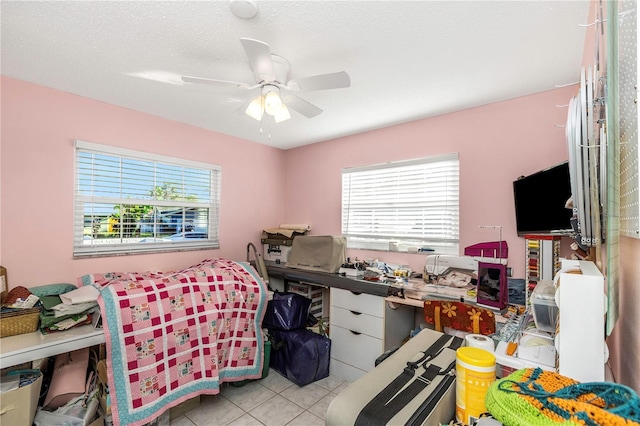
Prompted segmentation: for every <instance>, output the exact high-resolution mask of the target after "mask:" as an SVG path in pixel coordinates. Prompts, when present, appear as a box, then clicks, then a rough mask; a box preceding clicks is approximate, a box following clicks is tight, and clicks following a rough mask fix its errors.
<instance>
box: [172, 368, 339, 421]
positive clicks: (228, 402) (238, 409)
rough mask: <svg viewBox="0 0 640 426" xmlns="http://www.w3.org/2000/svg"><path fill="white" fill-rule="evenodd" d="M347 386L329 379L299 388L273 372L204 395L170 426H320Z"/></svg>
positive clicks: (334, 378)
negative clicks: (332, 404)
mask: <svg viewBox="0 0 640 426" xmlns="http://www.w3.org/2000/svg"><path fill="white" fill-rule="evenodd" d="M348 385H349V382H345V381H343V380H342V379H340V378H337V377H334V376H329V377H327V378H324V379H322V380H319V381H317V382H314V383H310V384H308V385H306V386H302V387H300V386H298V385H296V384H295V383H293V382H291V381H289V380H288V379H286V378H285V377H283V376H282V375H280V374H279V373H278V372H277V371H275V370H273V369H271V370H269V374H268V375H267V377H265V378H263V379H260V380H256V381H252V382H249V383H247V384H245V385H244V386H240V387H235V386H232V385H229V384H225V385H223V387H222V389H221V390H220V393H219V394H218V395H202V396H201V399H200V405H199V406H198V407H196V408H194V409H193V410H191V411H189V412H187V413H186V414H185V415H184V416H182V417H179V418H177V419H174V420H173V421H172V422H171V426H244V425H247V426H253V425H256V426H260V425H265V426H284V425H289V426H316V425H318V426H320V425H324V414H325V412H326V411H327V408H328V407H329V403H331V401H332V400H333V398H335V396H336V395H337V394H338V393H340V392H341V391H342V390H343V389H344V388H346V387H347V386H348Z"/></svg>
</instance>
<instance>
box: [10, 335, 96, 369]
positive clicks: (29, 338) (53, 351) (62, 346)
mask: <svg viewBox="0 0 640 426" xmlns="http://www.w3.org/2000/svg"><path fill="white" fill-rule="evenodd" d="M104 342H105V338H104V331H103V330H102V329H95V328H94V327H93V325H92V324H88V325H83V326H81V327H75V328H72V329H70V330H66V331H60V332H57V333H51V334H42V333H41V332H40V331H34V332H33V333H27V334H19V335H17V336H9V337H2V338H0V368H6V367H11V366H14V365H18V364H22V363H23V362H29V361H35V360H37V359H42V358H47V357H50V356H54V355H58V354H61V353H65V352H69V351H74V350H76V349H81V348H87V347H90V346H94V345H99V344H101V343H104Z"/></svg>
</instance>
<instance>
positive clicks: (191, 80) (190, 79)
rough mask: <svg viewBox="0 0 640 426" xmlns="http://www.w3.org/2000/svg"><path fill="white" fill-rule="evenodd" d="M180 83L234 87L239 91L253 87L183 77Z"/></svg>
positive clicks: (232, 82)
mask: <svg viewBox="0 0 640 426" xmlns="http://www.w3.org/2000/svg"><path fill="white" fill-rule="evenodd" d="M182 81H184V82H185V83H195V84H210V85H213V86H235V87H239V88H241V89H251V88H252V87H254V86H249V85H248V84H245V83H237V82H235V81H226V80H214V79H211V78H201V77H189V76H186V75H185V76H183V77H182Z"/></svg>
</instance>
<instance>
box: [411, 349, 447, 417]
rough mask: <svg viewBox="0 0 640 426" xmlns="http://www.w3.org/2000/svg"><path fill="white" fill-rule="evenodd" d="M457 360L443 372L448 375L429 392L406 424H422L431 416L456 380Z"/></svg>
mask: <svg viewBox="0 0 640 426" xmlns="http://www.w3.org/2000/svg"><path fill="white" fill-rule="evenodd" d="M455 365H456V363H455V361H454V362H453V363H452V364H450V365H449V367H448V368H447V371H444V372H443V373H444V374H446V377H445V378H444V379H442V381H440V383H438V385H437V386H436V388H435V389H434V390H433V391H432V392H431V393H430V394H429V396H428V397H427V399H425V400H424V401H423V402H422V404H420V407H418V409H417V410H416V411H415V412H414V413H413V414H412V415H411V417H410V418H409V420H407V423H405V426H419V425H421V424H422V423H423V422H424V421H425V420H426V419H427V417H428V416H429V413H431V412H432V411H433V409H434V408H435V407H436V405H437V404H438V401H440V399H441V398H442V397H443V396H444V394H445V393H446V392H447V389H449V387H450V386H451V385H452V384H453V382H455V380H456V376H455V374H453V368H454V367H455Z"/></svg>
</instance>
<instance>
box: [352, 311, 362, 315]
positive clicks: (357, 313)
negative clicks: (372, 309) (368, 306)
mask: <svg viewBox="0 0 640 426" xmlns="http://www.w3.org/2000/svg"><path fill="white" fill-rule="evenodd" d="M349 312H351V313H352V314H353V315H362V313H361V312H356V311H349Z"/></svg>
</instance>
